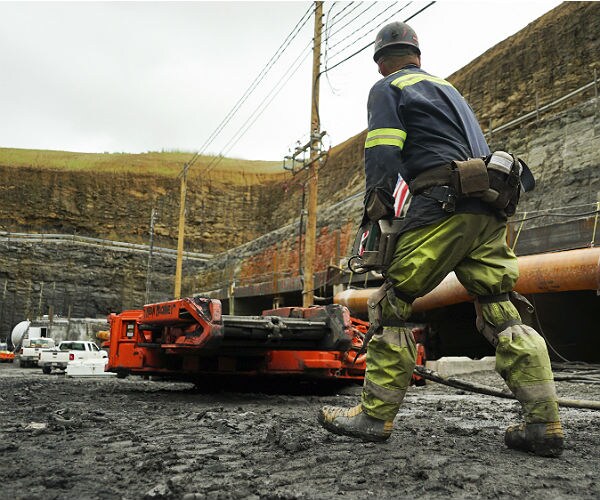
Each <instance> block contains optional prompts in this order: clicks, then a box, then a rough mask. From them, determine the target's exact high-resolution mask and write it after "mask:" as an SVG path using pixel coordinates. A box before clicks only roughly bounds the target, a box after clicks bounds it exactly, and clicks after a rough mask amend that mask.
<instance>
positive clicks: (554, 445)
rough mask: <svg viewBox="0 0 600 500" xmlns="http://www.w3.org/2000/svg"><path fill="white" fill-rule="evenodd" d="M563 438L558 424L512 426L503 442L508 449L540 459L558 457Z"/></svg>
mask: <svg viewBox="0 0 600 500" xmlns="http://www.w3.org/2000/svg"><path fill="white" fill-rule="evenodd" d="M564 438H565V436H564V434H563V431H562V427H561V425H560V422H548V423H539V424H520V425H513V426H511V427H509V428H508V429H506V433H505V434H504V442H505V443H506V446H508V447H509V448H512V449H514V450H521V451H530V452H532V453H535V454H536V455H540V456H542V457H558V456H560V454H561V453H562V451H563V447H564V444H563V442H564Z"/></svg>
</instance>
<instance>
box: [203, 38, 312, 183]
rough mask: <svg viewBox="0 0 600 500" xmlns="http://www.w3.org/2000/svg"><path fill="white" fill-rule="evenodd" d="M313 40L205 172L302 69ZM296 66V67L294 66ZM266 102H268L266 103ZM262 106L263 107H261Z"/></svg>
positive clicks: (235, 142)
mask: <svg viewBox="0 0 600 500" xmlns="http://www.w3.org/2000/svg"><path fill="white" fill-rule="evenodd" d="M311 44H312V41H311V42H309V43H308V45H306V46H305V47H304V48H303V49H302V51H301V52H300V55H299V56H298V57H297V58H296V59H295V60H294V61H293V62H292V64H291V65H290V66H289V67H288V69H287V70H286V72H285V73H284V74H283V76H282V77H281V78H280V79H279V80H278V81H277V83H276V84H275V85H274V86H273V88H272V89H271V91H270V92H268V93H267V95H266V96H265V98H264V99H263V100H262V101H261V102H260V103H259V104H258V106H257V107H256V108H255V109H254V111H253V112H252V113H251V114H250V116H249V118H248V119H247V120H246V121H245V122H244V123H243V124H242V125H241V126H240V127H239V128H238V130H237V131H236V132H235V133H234V134H233V136H232V137H231V138H230V139H229V141H228V143H227V145H226V146H225V147H224V148H223V149H222V150H221V152H220V153H219V155H218V156H215V157H213V159H212V160H211V162H210V163H209V165H208V166H207V168H206V170H205V173H208V172H210V171H211V170H212V169H214V168H215V167H216V166H217V165H218V164H219V163H220V162H221V161H222V159H223V158H224V155H226V154H227V153H228V152H229V151H231V149H232V148H233V147H234V146H235V145H236V144H237V143H238V142H239V141H240V139H242V137H244V135H245V134H246V133H247V132H248V131H249V129H250V125H252V124H253V123H254V122H256V120H257V119H258V118H259V117H260V116H261V115H262V114H263V113H264V111H265V110H266V109H267V107H268V105H269V104H270V103H271V102H272V101H273V100H274V99H275V97H277V95H279V93H280V92H281V91H282V90H283V88H284V86H285V84H286V83H287V82H288V81H289V80H290V79H291V77H292V76H293V75H294V74H295V73H296V72H297V71H298V70H299V69H300V67H301V66H302V64H303V63H304V60H305V59H306V57H307V56H308V55H309V54H310V50H307V49H310V46H311ZM294 66H295V67H294ZM277 87H279V88H277ZM265 103H266V104H265ZM261 107H262V109H261Z"/></svg>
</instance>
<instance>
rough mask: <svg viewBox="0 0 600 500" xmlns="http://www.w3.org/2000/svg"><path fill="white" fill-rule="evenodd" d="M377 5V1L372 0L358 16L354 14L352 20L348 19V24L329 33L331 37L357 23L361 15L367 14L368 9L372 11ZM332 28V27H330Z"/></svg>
mask: <svg viewBox="0 0 600 500" xmlns="http://www.w3.org/2000/svg"><path fill="white" fill-rule="evenodd" d="M376 6H377V2H372V3H369V4H367V8H366V9H364V10H363V11H361V12H359V13H358V14H357V15H356V16H354V17H353V18H352V19H351V20H350V21H348V22H347V23H346V24H344V25H343V26H341V27H339V28H338V29H337V30H335V31H333V32H332V33H330V34H329V36H330V37H332V36H335V35H337V34H338V33H341V32H342V31H344V30H345V29H346V28H347V27H348V26H350V25H351V24H353V23H355V22H356V21H358V19H359V18H360V17H362V16H363V15H364V14H366V13H367V12H368V11H370V10H371V9H372V8H373V7H376ZM330 29H331V27H330ZM347 36H350V35H345V37H347Z"/></svg>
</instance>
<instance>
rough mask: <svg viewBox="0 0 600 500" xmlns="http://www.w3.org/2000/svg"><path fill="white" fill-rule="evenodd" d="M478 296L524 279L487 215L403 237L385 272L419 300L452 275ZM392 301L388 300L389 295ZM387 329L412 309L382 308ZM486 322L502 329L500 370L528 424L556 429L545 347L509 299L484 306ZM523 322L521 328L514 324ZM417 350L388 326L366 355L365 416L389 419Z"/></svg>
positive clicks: (405, 305)
mask: <svg viewBox="0 0 600 500" xmlns="http://www.w3.org/2000/svg"><path fill="white" fill-rule="evenodd" d="M451 271H454V272H455V273H456V277H457V278H458V280H459V281H460V282H461V283H462V285H463V286H464V287H465V288H466V289H467V291H468V292H469V293H470V294H471V295H473V296H475V297H481V296H487V295H499V294H502V293H506V292H510V291H511V290H512V289H513V287H514V284H515V283H516V281H517V278H518V277H519V271H518V267H517V259H516V257H515V255H514V253H513V252H512V250H511V249H510V248H509V247H508V246H507V244H506V222H505V221H503V220H501V219H499V218H496V217H495V216H491V215H485V214H455V215H453V216H451V217H448V218H446V219H444V220H442V221H440V222H436V223H434V224H431V225H428V226H425V227H422V228H417V229H414V230H412V231H408V232H406V233H404V234H403V235H402V236H401V237H400V239H399V241H398V244H397V246H396V251H395V254H394V258H393V260H392V263H391V265H390V267H389V268H388V273H387V274H388V279H390V280H391V281H392V282H393V283H394V287H395V289H396V290H398V291H399V292H400V294H399V295H401V296H403V297H405V296H408V297H412V298H413V299H414V298H417V297H421V296H423V295H425V294H427V293H428V292H430V291H431V290H433V289H434V288H435V287H436V286H437V285H438V284H439V283H440V282H441V281H442V280H443V279H444V278H445V277H446V275H447V274H448V273H450V272H451ZM388 297H390V294H388ZM381 305H382V308H383V323H384V325H386V323H387V324H394V323H397V322H398V319H399V320H401V321H404V320H406V319H408V318H409V316H410V314H411V303H410V302H407V301H406V300H402V299H400V298H398V297H396V296H393V297H392V298H391V299H389V300H388V298H385V299H384V300H383V301H382V303H381ZM480 308H481V309H480V314H481V321H483V322H484V323H485V324H486V325H487V326H488V327H491V328H492V329H495V330H498V327H501V326H502V325H503V324H505V323H507V322H509V321H511V320H512V322H513V323H512V326H508V327H506V328H504V329H502V331H500V332H498V345H497V347H496V370H497V371H498V373H500V375H501V376H502V377H503V378H504V380H505V381H506V383H507V385H508V387H509V388H510V389H511V390H512V392H513V393H514V394H515V396H516V397H517V399H518V400H519V401H520V402H521V404H522V405H523V409H524V413H525V420H526V422H528V423H534V422H556V421H558V420H559V418H558V404H557V402H556V391H555V386H554V379H553V376H552V370H551V367H550V359H549V357H548V351H547V349H546V344H545V342H544V340H543V339H542V338H541V337H540V335H539V334H538V333H537V332H536V331H535V330H533V329H532V328H530V327H528V326H526V325H523V324H521V317H520V316H519V313H518V311H517V310H516V308H515V306H514V305H513V304H512V303H511V302H510V301H508V300H506V301H501V302H490V303H483V302H482V303H481V304H480ZM514 323H518V324H514ZM415 359H416V348H415V342H414V339H413V337H412V334H411V332H410V330H409V329H408V328H406V327H394V326H384V328H383V331H382V332H379V333H378V334H376V335H374V336H373V338H372V339H371V342H370V343H369V346H368V349H367V371H366V374H365V383H364V387H363V392H362V405H363V407H364V410H365V412H366V413H367V414H369V415H371V416H373V417H376V418H380V419H383V420H392V419H393V418H394V416H395V415H396V413H397V412H398V409H399V407H400V404H401V403H402V400H403V398H404V395H405V393H406V389H407V388H408V385H409V383H410V379H411V375H412V371H413V368H414V365H415Z"/></svg>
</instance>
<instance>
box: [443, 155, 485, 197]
mask: <svg viewBox="0 0 600 500" xmlns="http://www.w3.org/2000/svg"><path fill="white" fill-rule="evenodd" d="M452 163H453V164H454V166H455V167H456V169H457V170H458V177H459V179H460V191H461V193H462V194H464V195H466V196H472V195H475V194H477V193H480V192H482V191H486V190H488V189H489V188H490V179H489V177H488V172H487V167H486V166H485V162H484V161H483V160H482V159H481V158H471V159H469V160H466V161H454V162H452Z"/></svg>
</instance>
